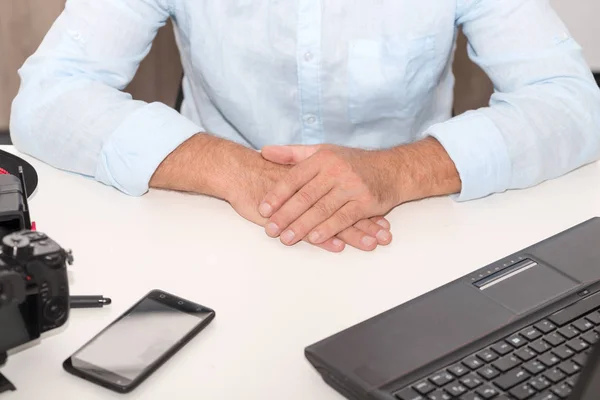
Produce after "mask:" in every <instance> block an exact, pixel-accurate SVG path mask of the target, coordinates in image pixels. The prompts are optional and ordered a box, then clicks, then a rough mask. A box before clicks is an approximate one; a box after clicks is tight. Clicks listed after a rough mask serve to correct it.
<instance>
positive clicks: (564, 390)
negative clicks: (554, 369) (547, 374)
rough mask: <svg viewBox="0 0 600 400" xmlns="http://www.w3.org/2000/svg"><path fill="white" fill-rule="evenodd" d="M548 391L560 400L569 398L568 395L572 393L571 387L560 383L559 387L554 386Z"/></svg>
mask: <svg viewBox="0 0 600 400" xmlns="http://www.w3.org/2000/svg"><path fill="white" fill-rule="evenodd" d="M550 390H551V391H552V392H553V393H554V394H555V395H557V396H558V397H560V398H561V399H565V398H567V397H569V395H570V394H571V392H572V391H573V389H571V387H570V386H569V385H567V384H566V383H561V384H560V385H557V386H554V387H552V389H550Z"/></svg>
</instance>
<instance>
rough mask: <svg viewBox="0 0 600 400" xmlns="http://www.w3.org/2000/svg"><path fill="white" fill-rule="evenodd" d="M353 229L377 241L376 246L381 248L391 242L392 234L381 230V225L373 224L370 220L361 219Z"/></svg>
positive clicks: (383, 229)
mask: <svg viewBox="0 0 600 400" xmlns="http://www.w3.org/2000/svg"><path fill="white" fill-rule="evenodd" d="M354 227H355V228H357V229H360V230H361V231H363V232H365V233H366V234H368V235H369V236H371V237H374V238H376V239H377V244H379V245H381V246H385V245H388V244H390V243H391V242H392V233H391V232H390V231H389V230H387V229H385V228H383V227H382V226H381V225H379V224H377V223H375V222H373V221H372V220H371V219H361V220H360V221H358V222H357V223H356V224H354Z"/></svg>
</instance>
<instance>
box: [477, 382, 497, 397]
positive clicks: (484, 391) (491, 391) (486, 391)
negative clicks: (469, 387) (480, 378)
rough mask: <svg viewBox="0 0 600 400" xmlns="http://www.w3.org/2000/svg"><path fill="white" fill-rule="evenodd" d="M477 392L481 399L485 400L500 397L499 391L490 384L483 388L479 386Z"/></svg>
mask: <svg viewBox="0 0 600 400" xmlns="http://www.w3.org/2000/svg"><path fill="white" fill-rule="evenodd" d="M475 392H477V394H478V395H480V396H481V397H483V398H484V399H486V400H487V399H492V398H494V397H496V396H498V394H499V393H498V390H497V389H495V388H494V387H493V386H492V385H490V384H485V385H483V386H479V387H478V388H477V389H476V390H475Z"/></svg>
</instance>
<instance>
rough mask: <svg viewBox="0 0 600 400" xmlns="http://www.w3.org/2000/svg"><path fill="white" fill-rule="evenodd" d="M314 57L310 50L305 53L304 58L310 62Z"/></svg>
mask: <svg viewBox="0 0 600 400" xmlns="http://www.w3.org/2000/svg"><path fill="white" fill-rule="evenodd" d="M313 58H314V56H313V53H311V52H308V53H306V54H305V55H304V59H305V60H306V61H308V62H310V61H312V59H313Z"/></svg>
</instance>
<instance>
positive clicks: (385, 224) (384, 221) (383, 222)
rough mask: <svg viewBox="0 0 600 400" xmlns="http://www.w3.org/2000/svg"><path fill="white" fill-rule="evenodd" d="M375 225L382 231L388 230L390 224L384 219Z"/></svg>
mask: <svg viewBox="0 0 600 400" xmlns="http://www.w3.org/2000/svg"><path fill="white" fill-rule="evenodd" d="M377 225H379V226H381V227H382V228H384V229H390V224H389V222H387V221H386V220H385V219H380V220H379V221H377Z"/></svg>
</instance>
